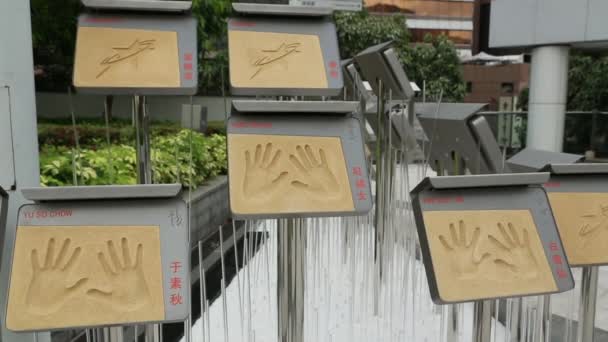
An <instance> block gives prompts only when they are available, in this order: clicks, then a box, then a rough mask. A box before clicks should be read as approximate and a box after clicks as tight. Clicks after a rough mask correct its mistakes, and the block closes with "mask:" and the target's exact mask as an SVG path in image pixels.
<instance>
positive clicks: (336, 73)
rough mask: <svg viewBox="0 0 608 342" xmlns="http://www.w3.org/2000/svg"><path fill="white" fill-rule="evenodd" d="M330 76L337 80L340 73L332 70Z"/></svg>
mask: <svg viewBox="0 0 608 342" xmlns="http://www.w3.org/2000/svg"><path fill="white" fill-rule="evenodd" d="M329 75H330V76H331V77H332V78H336V77H338V72H337V71H335V70H332V71H330V72H329Z"/></svg>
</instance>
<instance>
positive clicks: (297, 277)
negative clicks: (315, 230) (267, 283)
mask: <svg viewBox="0 0 608 342" xmlns="http://www.w3.org/2000/svg"><path fill="white" fill-rule="evenodd" d="M277 238H278V251H277V266H278V270H277V300H278V310H277V312H278V328H279V329H278V336H279V342H304V289H305V285H306V284H305V279H304V275H305V274H304V270H305V267H306V227H305V221H304V220H303V219H279V220H278V221H277Z"/></svg>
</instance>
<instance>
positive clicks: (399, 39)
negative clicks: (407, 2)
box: [334, 11, 410, 59]
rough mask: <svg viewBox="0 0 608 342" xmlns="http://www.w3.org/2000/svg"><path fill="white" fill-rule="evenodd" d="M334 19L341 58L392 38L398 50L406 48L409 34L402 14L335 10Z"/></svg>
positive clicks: (348, 56)
mask: <svg viewBox="0 0 608 342" xmlns="http://www.w3.org/2000/svg"><path fill="white" fill-rule="evenodd" d="M334 20H335V23H336V28H337V32H338V41H339V42H340V57H341V58H343V59H346V58H351V57H353V56H354V55H356V54H357V53H359V52H361V51H362V50H364V49H366V48H368V47H370V46H372V45H376V44H380V43H383V42H386V41H388V40H392V41H393V44H394V45H395V46H396V47H397V50H399V51H403V50H405V49H407V44H408V42H409V37H410V35H409V32H408V30H407V27H406V26H405V18H404V17H403V16H399V15H395V16H377V15H371V14H369V13H368V12H367V11H361V12H337V13H336V14H335V15H334Z"/></svg>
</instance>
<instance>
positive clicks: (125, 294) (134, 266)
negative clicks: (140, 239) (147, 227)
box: [87, 238, 150, 311]
mask: <svg viewBox="0 0 608 342" xmlns="http://www.w3.org/2000/svg"><path fill="white" fill-rule="evenodd" d="M106 244H107V253H104V252H99V253H98V254H97V258H98V260H99V263H100V264H101V266H102V267H103V270H104V272H105V274H106V276H107V278H108V284H109V285H110V290H109V291H106V290H101V289H90V290H88V291H87V294H88V295H89V296H91V298H94V299H97V300H99V301H102V302H106V303H108V304H111V305H112V306H114V307H118V308H121V309H122V310H123V311H134V310H137V309H139V308H140V307H142V306H143V305H145V304H147V303H148V301H149V300H150V291H149V290H148V285H147V284H146V278H145V276H144V269H143V263H142V260H143V254H144V248H143V245H142V244H138V245H137V251H136V256H135V260H133V259H132V257H131V256H132V255H131V251H130V249H129V242H128V240H127V239H126V238H122V239H121V247H122V248H121V250H122V260H121V258H120V257H119V255H118V252H117V251H116V248H115V246H114V242H113V241H112V240H110V241H107V243H106Z"/></svg>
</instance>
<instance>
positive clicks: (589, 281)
mask: <svg viewBox="0 0 608 342" xmlns="http://www.w3.org/2000/svg"><path fill="white" fill-rule="evenodd" d="M598 275H599V267H598V266H587V267H583V276H582V279H581V302H580V309H579V310H580V311H579V314H578V331H577V333H576V341H577V342H593V333H594V330H595V304H596V301H597V281H598Z"/></svg>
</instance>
